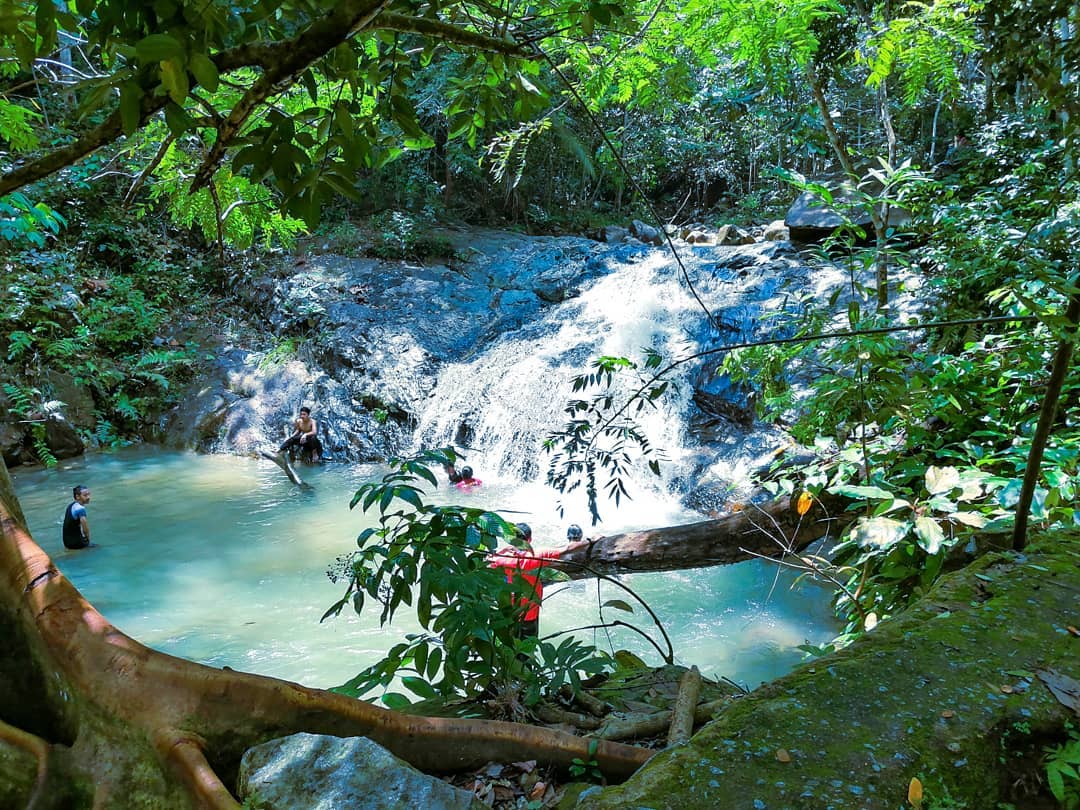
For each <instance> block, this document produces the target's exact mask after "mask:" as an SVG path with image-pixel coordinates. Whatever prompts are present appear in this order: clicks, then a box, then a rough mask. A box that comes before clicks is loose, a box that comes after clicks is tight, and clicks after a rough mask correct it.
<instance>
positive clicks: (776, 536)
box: [561, 494, 857, 579]
mask: <svg viewBox="0 0 1080 810" xmlns="http://www.w3.org/2000/svg"><path fill="white" fill-rule="evenodd" d="M850 503H851V502H850V501H848V500H847V499H844V498H838V497H836V496H833V495H827V494H823V495H821V496H820V498H819V499H818V500H816V501H815V502H814V505H813V506H812V507H811V509H810V511H809V512H807V513H806V515H803V516H800V515H799V513H798V510H797V509H796V508H795V503H793V502H792V500H791V499H790V498H781V499H779V500H776V501H772V502H770V503H768V504H765V505H763V506H747V507H745V508H743V509H742V510H741V511H738V512H734V513H733V514H731V515H728V516H726V517H723V518H719V519H717V520H705V521H702V522H700V523H690V524H687V525H685V526H669V527H666V528H661V529H648V530H646V531H641V532H628V533H626V534H613V535H611V536H609V537H598V538H596V539H595V540H593V541H592V542H591V543H590V545H589V546H588V547H587V548H580V549H576V550H575V551H572V552H570V553H568V554H564V555H563V556H562V557H561V561H562V562H563V563H564V564H565V565H564V570H565V571H566V573H567V574H568V575H569V576H570V578H571V579H585V578H587V577H590V576H593V575H594V573H597V572H599V573H604V574H612V573H626V572H631V571H674V570H679V569H684V568H704V567H708V566H711V565H727V564H729V563H735V562H740V561H742V560H751V559H755V558H757V557H761V556H765V557H779V556H782V555H783V554H784V553H786V552H787V551H789V550H799V549H803V548H806V546H808V545H810V544H811V543H813V542H814V541H815V540H819V539H821V538H822V537H824V536H825V535H826V534H828V533H830V532H833V533H836V532H838V531H839V530H840V529H841V528H842V527H843V526H846V525H847V524H848V523H850V522H851V521H852V520H854V519H855V517H857V513H855V512H845V511H844V510H845V509H846V508H847V506H848V505H849V504H850Z"/></svg>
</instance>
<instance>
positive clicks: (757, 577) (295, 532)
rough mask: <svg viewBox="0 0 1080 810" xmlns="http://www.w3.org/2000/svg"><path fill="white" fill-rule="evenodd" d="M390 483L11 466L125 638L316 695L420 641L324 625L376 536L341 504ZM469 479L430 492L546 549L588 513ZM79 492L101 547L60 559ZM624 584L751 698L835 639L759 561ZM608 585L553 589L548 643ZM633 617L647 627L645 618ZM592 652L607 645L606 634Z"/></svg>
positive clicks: (684, 647)
mask: <svg viewBox="0 0 1080 810" xmlns="http://www.w3.org/2000/svg"><path fill="white" fill-rule="evenodd" d="M382 472H383V470H382V469H381V468H379V467H377V466H375V465H344V464H342V465H338V464H328V465H324V466H323V467H320V468H315V469H304V470H302V474H303V475H304V476H305V477H306V478H307V479H308V480H309V481H310V482H311V483H312V484H313V485H314V489H312V490H310V491H302V490H300V489H298V488H296V487H293V486H292V485H291V484H289V482H288V481H287V480H286V479H285V477H284V475H282V473H281V471H280V470H279V469H278V468H277V467H276V466H274V465H273V464H272V463H271V462H269V461H264V460H261V459H259V460H257V459H251V458H241V457H235V456H222V455H195V454H190V453H182V452H175V451H164V450H159V449H154V448H146V447H142V448H127V449H124V450H119V451H114V452H108V453H98V454H92V455H89V456H86V457H84V458H79V459H72V460H67V461H64V462H62V463H61V464H60V465H59V466H58V467H56V468H54V469H52V470H43V469H23V468H16V469H15V470H14V471H13V473H12V478H13V479H14V481H15V488H16V492H17V493H18V495H19V499H20V501H21V503H22V507H23V510H24V512H25V514H26V517H27V520H28V521H29V524H30V530H31V532H32V533H33V535H34V538H35V539H36V540H37V542H38V543H39V545H41V546H42V547H43V548H44V549H45V550H46V551H47V552H48V553H49V554H50V555H51V556H52V557H53V559H54V560H55V562H56V564H57V565H58V566H59V568H60V569H61V570H62V571H63V573H64V574H65V575H66V576H67V577H68V578H69V579H70V580H71V581H72V582H73V583H74V584H75V586H76V587H78V588H79V590H80V591H81V592H82V593H83V595H84V596H86V598H87V599H89V600H90V602H91V603H93V604H94V606H95V607H96V608H97V609H98V610H99V611H101V613H103V614H104V615H105V617H106V618H107V619H108V620H109V621H110V622H112V623H113V624H115V625H116V626H117V627H119V628H120V629H121V630H123V631H124V632H126V633H127V634H129V635H131V636H133V637H134V638H136V639H138V640H139V641H141V642H143V643H144V644H147V645H149V646H150V647H153V648H155V649H158V650H161V651H163V652H167V653H171V654H173V655H178V656H182V657H184V658H189V659H192V660H194V661H199V662H202V663H205V664H210V665H212V666H219V667H220V666H229V667H232V668H233V669H239V670H245V671H249V672H257V673H261V674H265V675H273V676H276V677H280V678H285V679H288V680H292V681H298V682H300V683H303V684H306V685H308V686H316V687H323V688H326V687H331V686H336V685H338V684H341V683H343V682H344V681H346V680H348V679H349V678H350V677H352V676H353V675H354V674H356V672H358V671H359V670H360V669H362V668H363V667H365V666H367V665H369V664H371V663H374V662H375V661H377V660H378V659H379V658H381V657H382V654H383V652H384V651H385V650H386V649H388V648H389V647H390V646H391V645H392V644H394V643H396V642H397V641H399V640H401V638H402V637H403V636H404V634H405V633H407V632H412V631H415V630H416V629H417V626H416V625H415V623H413V622H411V621H409V618H410V617H408V616H407V614H406V613H404V612H403V613H401V614H400V615H401V619H400V620H399V621H398V622H396V623H395V624H394V625H393V626H392V627H387V628H380V627H379V625H378V615H377V612H374V611H373V612H370V613H365V614H364V615H363V616H357V615H356V614H355V613H353V612H352V611H350V610H346V611H343V612H342V614H341V615H340V616H339V617H337V618H334V619H329V620H327V621H326V622H323V623H320V622H319V618H320V617H321V616H322V614H323V612H324V611H325V610H326V608H327V607H328V606H329V605H330V604H331V603H332V602H333V601H334V600H335V599H336V598H337V597H338V596H339V595H340V592H341V590H342V586H340V585H334V584H332V583H331V582H330V581H329V580H328V578H327V576H326V573H325V572H326V568H327V566H328V565H329V564H330V563H331V562H333V560H334V558H335V557H336V556H338V555H340V554H344V553H347V552H348V551H350V550H351V549H353V548H355V537H356V535H357V534H359V532H360V531H361V530H362V529H364V528H365V527H366V526H368V525H370V523H369V522H368V521H367V520H366V519H365V517H364V515H362V514H361V513H359V512H358V511H350V510H349V500H350V498H351V496H352V494H353V492H354V491H355V490H356V489H357V488H358V487H359V486H360V485H361V484H362V483H363V482H364V481H367V480H370V479H372V478H375V477H378V476H379V475H381V473H382ZM477 474H478V475H479V477H481V478H483V479H486V481H485V486H484V487H483V488H482V489H480V490H478V491H476V492H475V493H473V494H471V495H462V494H461V493H457V492H456V491H451V492H452V493H453V496H452V495H451V494H450V493H448V492H447V490H446V488H445V487H440V489H439V490H437V491H435V492H433V493H432V494H431V500H432V501H434V502H448V500H456V501H457V502H464V501H466V500H467V501H468V503H469V505H478V506H484V507H488V508H492V509H500V510H502V511H503V513H504V514H505V516H507V517H508V518H509V519H511V520H525V521H527V522H529V523H530V525H531V526H532V527H533V531H534V536H535V538H536V541H537V545H538V546H541V547H543V546H546V545H555V544H558V543H559V542H561V539H562V538H563V537H564V536H565V526H566V525H567V524H568V523H571V522H578V523H580V524H581V525H582V526H586V527H587V521H586V519H585V518H586V516H585V515H573V514H568V515H567V516H566V517H565V518H564V519H561V518H559V517H558V515H557V512H556V511H555V499H554V497H553V496H552V495H551V494H550V493H549V492H548V491H547V490H545V489H544V488H543V487H541V486H539V485H536V484H525V485H522V484H520V483H518V482H516V481H509V480H508V481H506V482H501V481H499V480H497V479H493V478H492V477H491V476H488V475H484V471H483V470H478V471H477ZM76 484H85V485H86V486H89V487H90V488H91V491H92V498H93V499H92V502H91V504H90V506H89V520H90V525H91V531H92V535H93V539H94V541H95V542H96V543H98V544H99V545H100V547H99V548H95V549H89V550H85V551H68V550H65V549H64V547H63V545H62V543H61V541H60V524H61V522H62V517H63V511H64V508H65V507H66V506H67V504H68V503H69V502H70V500H71V497H70V496H71V488H72V487H73V486H74V485H76ZM605 517H606V520H607V522H606V523H605V524H604V525H602V526H600V527H597V528H596V529H589V528H586V534H587V535H590V534H592V535H599V534H611V533H614V532H618V531H625V530H631V529H638V528H647V527H654V526H662V525H671V524H677V523H682V522H692V521H694V520H698V519H700V517H699V516H696V515H694V514H693V513H690V512H687V511H685V510H683V509H681V508H680V507H679V506H678V505H677V504H675V503H673V502H671V499H664V498H662V497H659V496H655V495H651V494H649V493H648V492H643V493H641V495H640V496H637V497H636V500H634V501H631V502H628V503H624V505H623V507H622V508H620V509H618V510H614V509H612V508H609V509H607V510H606V513H605ZM623 580H624V581H625V582H626V583H627V584H628V585H629V586H630V587H632V588H633V589H634V590H635V591H637V592H638V593H639V594H640V595H641V596H642V597H644V598H645V599H646V600H647V601H648V602H649V603H650V605H651V606H652V607H653V609H654V610H655V611H656V612H657V613H658V614H659V616H660V618H661V619H662V620H663V621H664V622H665V624H666V627H667V630H668V633H669V634H670V636H671V638H672V641H673V643H674V646H675V649H676V656H677V660H678V661H679V662H680V663H684V664H687V665H689V664H697V665H698V666H699V667H700V668H701V670H702V672H703V673H704V674H706V675H710V676H714V677H720V676H724V677H728V678H731V679H732V680H735V681H737V682H740V683H743V684H746V685H748V686H750V687H755V686H757V685H758V684H759V683H760V682H762V681H765V680H768V679H771V678H774V677H777V676H778V675H781V674H783V673H784V672H786V671H788V670H789V669H791V668H792V667H793V666H794V665H795V664H796V663H798V662H799V661H800V660H801V658H802V653H801V652H800V651H798V650H797V649H796V646H797V645H799V644H802V643H804V642H807V641H809V642H812V643H820V642H823V641H826V640H827V639H829V638H831V637H832V636H833V635H835V633H836V632H837V626H836V624H835V622H834V620H833V619H832V616H831V612H830V610H829V606H828V597H829V594H828V592H827V591H825V590H823V589H821V588H819V587H817V586H815V585H813V584H803V585H801V586H800V587H799V588H798V589H797V590H792V589H791V588H790V584H791V581H792V578H791V576H790V575H788V574H786V573H783V572H781V573H778V569H777V568H776V567H775V566H774V565H772V564H770V563H766V562H747V563H741V564H739V565H735V566H728V567H718V568H712V569H698V570H694V571H686V572H668V573H657V574H636V575H630V576H626V577H624V578H623ZM602 588H603V590H602V592H601V594H600V595H599V599H598V594H597V590H596V589H597V585H596V583H586V582H575V583H567V584H561V585H555V586H551V587H549V589H548V591H547V596H546V598H545V602H544V609H543V614H542V619H541V621H542V627H541V633H542V634H546V633H551V632H555V631H556V630H559V629H564V628H571V627H577V626H581V625H588V624H591V623H593V622H594V621H596V618H597V616H596V608H595V606H596V605H597V603H598V601H600V600H606V599H613V598H621V599H624V598H626V597H625V594H623V593H622V592H621V591H619V590H618V589H617V588H615V587H614V586H611V585H610V584H603V585H602ZM608 613H609V614H610V613H611V611H610V610H609V611H608ZM609 618H620V619H623V618H626V614H623V613H618V612H616V615H615V616H610V615H609ZM635 620H636V621H637V622H638V624H639V626H641V627H642V628H643V629H647V628H648V624H649V620H648V618H647V617H646V616H644V615H636V619H635ZM589 638H592V635H591V633H590V634H589ZM596 641H597V643H598V644H599V645H600V646H603V647H607V646H608V639H607V638H606V637H605V636H602V635H601V636H600V637H598V638H596ZM612 642H613V644H614V647H615V648H616V649H618V648H626V649H630V650H633V651H634V652H636V653H638V654H639V655H641V656H642V657H644V658H645V659H646V660H647V661H648V662H650V663H660V661H659V658H658V656H657V655H656V654H655V652H653V651H652V650H651V649H650V647H649V645H648V643H647V642H645V641H644V640H643V639H640V638H639V637H637V636H636V635H634V634H632V633H630V632H629V631H624V632H623V633H615V634H613V636H612Z"/></svg>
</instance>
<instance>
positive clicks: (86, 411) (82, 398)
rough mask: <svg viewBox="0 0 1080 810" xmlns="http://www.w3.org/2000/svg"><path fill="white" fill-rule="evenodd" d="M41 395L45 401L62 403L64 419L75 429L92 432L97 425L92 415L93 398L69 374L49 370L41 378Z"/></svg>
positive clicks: (85, 388)
mask: <svg viewBox="0 0 1080 810" xmlns="http://www.w3.org/2000/svg"><path fill="white" fill-rule="evenodd" d="M41 393H42V396H43V397H44V398H45V399H47V400H59V401H60V402H63V403H64V408H63V413H64V418H65V419H66V420H67V421H68V422H70V423H71V424H72V425H74V426H75V427H77V428H85V429H87V430H93V429H94V426H95V425H96V424H97V416H96V415H95V414H94V398H93V397H92V396H90V390H89V389H88V388H87V386H85V385H80V384H79V383H78V382H76V380H75V378H74V377H72V376H71V375H70V374H66V373H64V372H62V371H55V370H50V371H47V372H45V374H43V375H42V378H41Z"/></svg>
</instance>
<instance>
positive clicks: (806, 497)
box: [795, 490, 814, 516]
mask: <svg viewBox="0 0 1080 810" xmlns="http://www.w3.org/2000/svg"><path fill="white" fill-rule="evenodd" d="M813 503H814V499H813V498H812V497H811V496H810V493H809V492H807V491H806V490H803V491H802V492H800V493H799V500H798V501H796V503H795V511H796V512H798V513H799V515H800V516H801V515H805V514H806V513H807V512H809V511H810V507H811V506H812V505H813Z"/></svg>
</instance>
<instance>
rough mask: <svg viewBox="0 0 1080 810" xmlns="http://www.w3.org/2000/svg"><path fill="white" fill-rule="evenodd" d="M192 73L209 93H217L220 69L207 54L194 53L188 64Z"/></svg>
mask: <svg viewBox="0 0 1080 810" xmlns="http://www.w3.org/2000/svg"><path fill="white" fill-rule="evenodd" d="M188 67H190V68H191V73H192V75H193V76H195V80H196V81H197V82H198V83H199V84H200V85H202V86H203V87H205V88H206V89H207V90H208V91H209V92H211V93H216V92H217V89H218V69H217V65H215V64H214V62H213V60H212V59H211V58H210V57H209V56H207V55H206V54H205V53H193V54H192V55H191V60H190V61H189V62H188Z"/></svg>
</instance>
